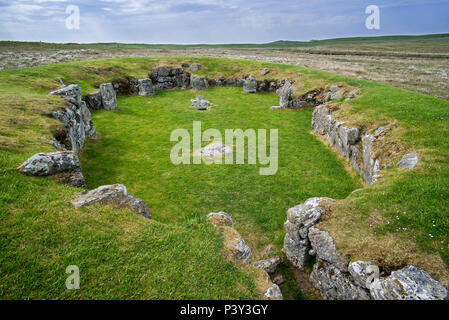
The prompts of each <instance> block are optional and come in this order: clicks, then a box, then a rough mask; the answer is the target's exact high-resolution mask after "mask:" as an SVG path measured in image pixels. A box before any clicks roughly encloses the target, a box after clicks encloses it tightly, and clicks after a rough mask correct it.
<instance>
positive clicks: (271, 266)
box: [252, 256, 282, 274]
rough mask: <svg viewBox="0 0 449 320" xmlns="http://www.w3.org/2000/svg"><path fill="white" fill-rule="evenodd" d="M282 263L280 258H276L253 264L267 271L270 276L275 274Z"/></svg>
mask: <svg viewBox="0 0 449 320" xmlns="http://www.w3.org/2000/svg"><path fill="white" fill-rule="evenodd" d="M281 263H282V258H281V257H280V256H274V257H271V258H268V259H265V260H260V261H257V262H253V264H252V265H253V266H255V267H257V268H260V269H263V270H265V271H266V272H267V273H268V274H272V273H275V272H276V270H277V268H278V266H279V265H280V264H281Z"/></svg>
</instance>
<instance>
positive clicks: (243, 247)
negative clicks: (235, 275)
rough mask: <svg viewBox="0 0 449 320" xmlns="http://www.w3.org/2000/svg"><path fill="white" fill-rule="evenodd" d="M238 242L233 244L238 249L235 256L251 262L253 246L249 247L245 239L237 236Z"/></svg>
mask: <svg viewBox="0 0 449 320" xmlns="http://www.w3.org/2000/svg"><path fill="white" fill-rule="evenodd" d="M236 240H237V243H236V244H233V245H232V246H233V247H234V248H235V249H236V251H235V252H234V258H236V259H238V260H244V261H246V262H249V257H250V256H251V248H250V247H248V245H247V244H246V242H245V240H243V239H242V238H237V239H236Z"/></svg>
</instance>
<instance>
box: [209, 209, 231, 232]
mask: <svg viewBox="0 0 449 320" xmlns="http://www.w3.org/2000/svg"><path fill="white" fill-rule="evenodd" d="M207 219H209V221H211V222H212V224H213V225H214V226H216V227H218V226H228V227H231V228H232V227H234V223H233V222H232V218H231V216H230V215H229V214H227V213H226V212H223V211H220V212H212V213H209V214H208V215H207Z"/></svg>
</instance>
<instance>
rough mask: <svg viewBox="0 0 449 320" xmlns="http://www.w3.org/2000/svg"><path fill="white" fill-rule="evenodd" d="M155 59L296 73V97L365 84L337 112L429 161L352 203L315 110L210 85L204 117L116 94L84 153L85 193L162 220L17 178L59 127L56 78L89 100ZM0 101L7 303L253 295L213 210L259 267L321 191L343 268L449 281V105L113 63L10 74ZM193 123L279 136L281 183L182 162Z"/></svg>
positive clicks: (2, 80) (322, 77)
mask: <svg viewBox="0 0 449 320" xmlns="http://www.w3.org/2000/svg"><path fill="white" fill-rule="evenodd" d="M158 60H163V62H164V63H171V64H180V63H181V62H199V63H201V64H202V65H203V66H204V68H203V69H202V70H201V72H200V73H199V74H202V75H206V76H209V77H214V76H218V75H223V76H229V77H232V76H241V75H244V74H249V73H254V74H256V75H258V74H259V73H258V71H260V70H261V69H262V68H265V67H268V68H270V69H271V70H272V72H271V73H270V74H269V75H270V77H275V78H278V79H282V78H285V77H289V78H294V80H296V85H297V86H298V87H299V89H300V91H301V92H304V91H307V90H308V89H310V88H313V87H316V86H322V85H329V84H332V83H345V84H347V85H350V86H353V87H357V88H359V89H360V90H361V92H362V94H363V95H362V97H360V98H358V99H355V100H353V101H351V102H350V103H348V104H345V107H344V108H343V109H342V110H341V111H340V115H341V116H344V117H345V118H346V119H347V121H348V123H351V124H354V125H358V126H361V127H363V128H365V129H366V130H368V131H370V130H373V129H375V128H377V127H379V126H381V125H383V124H386V123H391V122H392V121H395V123H396V129H394V130H393V132H392V134H393V137H394V139H395V141H396V142H397V143H398V144H399V145H400V146H401V147H400V150H401V152H405V151H411V150H416V151H417V152H418V153H419V155H420V163H419V165H418V167H417V168H415V169H414V170H399V169H397V168H391V169H388V170H386V171H385V173H384V177H383V178H382V179H381V180H380V181H379V182H378V183H376V184H375V185H374V186H372V187H370V188H366V189H364V190H362V191H359V192H357V193H354V194H351V195H349V194H350V192H351V190H353V189H355V188H357V182H356V181H354V180H353V178H350V176H349V175H348V174H347V173H346V172H345V170H344V167H343V165H344V162H343V161H342V160H340V159H337V158H336V157H335V155H334V154H333V153H332V151H330V150H329V149H327V147H326V146H324V145H323V144H322V143H321V142H319V141H318V140H316V138H315V137H314V136H312V135H311V134H309V132H310V130H311V128H310V122H311V113H312V111H311V110H302V111H272V110H269V107H270V106H271V105H276V104H278V103H277V102H278V101H277V97H276V96H275V95H268V94H261V95H245V94H243V93H242V91H241V90H239V89H233V88H221V89H220V88H215V89H214V88H211V89H209V90H208V91H207V92H205V93H204V95H205V97H206V98H207V99H210V100H211V101H212V102H213V103H215V104H216V107H215V108H213V109H212V110H210V111H208V112H202V113H200V112H198V111H196V110H194V109H193V108H191V107H190V100H189V99H190V98H192V97H194V96H195V95H196V93H193V92H192V91H190V90H185V91H182V90H179V91H171V92H162V93H158V94H157V95H156V96H155V97H153V98H141V97H121V98H119V106H120V108H119V109H117V110H116V111H112V112H96V113H94V122H95V125H96V126H97V128H98V132H99V138H98V140H93V141H90V142H89V143H88V145H87V148H86V150H85V151H84V153H83V155H82V163H83V167H84V168H83V169H84V173H85V176H86V178H87V182H88V184H89V187H96V186H98V185H101V184H107V183H124V184H126V185H127V186H128V188H129V190H130V192H131V193H132V194H134V195H136V196H138V197H142V198H144V199H145V200H146V201H147V202H148V203H149V206H150V208H151V210H152V213H153V217H154V219H153V221H148V220H145V219H144V218H142V217H140V216H138V215H136V214H134V213H132V212H130V211H127V210H124V209H121V210H119V209H117V208H113V207H108V206H106V207H104V206H95V207H91V208H84V209H82V210H75V209H74V208H73V207H72V206H71V205H70V199H71V198H73V197H74V196H75V193H76V192H78V191H80V189H75V188H70V187H67V186H63V185H60V184H57V183H55V182H53V181H52V180H50V179H47V178H30V177H24V176H21V175H20V174H18V172H17V171H16V169H15V168H16V167H17V166H18V165H19V164H20V163H21V162H23V161H24V160H26V159H27V158H28V157H30V156H31V155H33V154H35V153H37V152H49V151H51V150H52V148H51V146H50V145H49V143H48V141H49V139H50V138H51V132H52V130H53V129H54V128H55V126H56V125H57V122H56V121H55V120H54V119H51V118H49V117H48V116H47V115H48V113H49V112H50V111H51V110H54V109H55V108H56V107H58V105H59V102H58V100H57V98H55V97H51V96H48V92H49V91H50V90H51V89H54V88H57V87H58V79H59V78H63V79H64V81H65V82H66V83H79V84H80V85H81V87H82V89H83V92H84V93H86V92H87V91H89V90H93V89H94V84H95V83H98V82H104V81H109V80H111V79H114V78H118V77H123V76H125V75H131V76H136V77H143V76H145V75H146V74H147V73H148V71H149V70H151V68H152V67H154V66H155V65H156V64H157V63H158ZM96 70H99V71H100V72H99V73H98V74H97V73H96V72H95V71H96ZM0 99H1V101H2V104H1V105H0V221H1V222H0V223H1V229H0V233H1V235H0V239H1V240H0V247H1V248H0V249H1V250H0V297H1V298H4V299H11V298H18V299H26V298H32V299H37V298H52V299H64V298H73V299H80V298H108V299H109V298H123V299H131V298H154V299H182V298H199V299H203V298H204V299H206V298H209V299H211V298H214V299H215V298H216V299H236V298H254V297H255V294H254V292H255V291H254V288H255V284H254V281H253V279H252V277H251V275H250V274H247V273H245V272H244V271H242V270H241V269H239V268H237V267H235V266H234V265H233V264H232V263H230V262H227V261H226V260H225V259H224V258H223V257H222V256H221V255H220V252H221V251H222V239H221V236H220V234H219V233H217V232H216V231H215V230H214V229H213V228H211V227H210V226H209V225H208V223H207V222H206V221H205V219H204V216H205V215H206V214H207V213H209V212H211V211H216V210H225V211H228V212H229V213H231V214H232V215H233V217H235V222H236V228H237V229H238V230H239V232H241V234H242V235H243V237H244V238H245V240H248V242H249V243H250V244H251V245H252V246H253V249H254V251H255V256H256V257H257V255H258V250H259V249H261V248H262V247H263V245H264V244H267V243H270V242H271V243H275V244H276V245H277V246H278V248H280V247H281V243H282V238H283V231H282V223H283V221H284V220H285V218H286V217H285V212H286V210H287V209H288V208H289V207H291V206H293V205H297V204H299V203H300V202H302V201H304V200H305V199H306V198H308V197H314V196H328V197H335V198H337V199H342V200H340V201H339V202H338V204H337V206H336V207H335V208H334V210H333V213H332V216H330V217H327V218H326V219H325V221H324V222H323V223H322V227H323V228H324V229H327V230H329V231H330V232H331V234H332V236H333V237H334V239H335V241H336V244H337V247H338V248H339V250H340V252H341V253H342V254H344V255H346V256H347V257H348V258H349V259H367V260H372V261H374V262H376V263H378V264H379V265H380V266H381V267H385V269H387V267H390V268H397V267H400V266H401V265H403V264H416V265H417V266H420V267H422V268H424V269H426V270H427V271H429V272H430V273H431V274H432V275H433V276H434V277H436V278H437V279H439V280H442V281H443V283H445V284H447V283H448V282H447V280H448V279H449V276H448V268H447V264H448V263H449V247H448V244H449V232H448V230H449V219H448V216H449V209H448V199H449V184H448V181H449V165H448V162H449V143H448V139H447V136H448V134H449V102H447V101H443V100H439V99H436V98H432V97H430V96H425V95H422V94H417V93H413V92H409V91H406V90H401V89H397V88H392V87H389V86H387V85H381V84H377V83H373V82H368V81H363V80H358V79H353V78H349V77H344V76H337V75H333V74H330V73H326V72H322V71H316V70H311V69H306V68H302V67H293V66H286V65H278V64H268V63H256V62H246V61H242V60H226V59H212V58H204V59H203V58H195V59H189V58H164V59H157V58H132V59H111V60H100V61H89V62H74V63H67V64H61V65H52V66H41V67H36V68H27V69H21V70H14V71H5V72H0ZM193 120H202V122H203V128H218V129H220V130H222V129H227V128H230V129H233V128H242V129H247V128H278V129H279V138H280V150H279V151H280V160H279V161H280V163H279V164H280V166H279V171H278V173H277V175H275V176H271V177H262V176H259V175H258V167H257V166H247V165H241V166H205V165H199V166H193V165H192V166H180V167H175V166H173V165H172V164H171V163H170V160H169V152H170V149H171V146H172V145H173V144H172V143H170V141H169V133H170V132H171V130H172V129H174V128H187V129H189V128H191V126H192V121H193ZM400 156H401V154H398V155H395V157H396V158H395V160H397V158H398V157H400ZM348 195H349V196H348ZM346 196H348V197H346ZM397 217H398V218H397ZM388 222H390V223H388ZM404 229H406V231H404ZM430 234H431V235H432V236H430ZM439 256H441V257H442V258H443V261H444V262H445V263H446V264H444V263H442V262H441V261H442V260H441V259H440V258H439ZM438 259H440V260H438ZM69 264H77V265H79V266H80V268H81V284H82V289H81V290H79V291H76V292H69V291H67V290H66V289H65V287H64V284H65V278H66V277H67V275H66V274H65V272H64V271H65V268H66V267H67V265H69ZM289 291H291V292H294V290H292V289H291V288H290V289H289ZM292 296H296V297H300V296H301V295H300V294H299V293H293V294H292Z"/></svg>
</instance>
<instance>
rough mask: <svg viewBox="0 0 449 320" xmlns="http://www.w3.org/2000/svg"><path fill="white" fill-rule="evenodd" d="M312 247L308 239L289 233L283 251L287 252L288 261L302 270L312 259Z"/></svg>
mask: <svg viewBox="0 0 449 320" xmlns="http://www.w3.org/2000/svg"><path fill="white" fill-rule="evenodd" d="M310 248H311V247H310V242H309V240H308V239H301V238H299V236H296V237H295V236H293V235H291V234H289V233H287V234H286V235H285V238H284V247H283V248H282V251H283V252H284V253H285V256H286V257H287V259H288V261H290V263H291V264H292V265H293V266H295V267H296V268H298V269H300V270H302V269H304V268H305V266H306V265H307V262H309V260H310V256H309V250H310Z"/></svg>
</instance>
